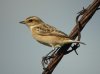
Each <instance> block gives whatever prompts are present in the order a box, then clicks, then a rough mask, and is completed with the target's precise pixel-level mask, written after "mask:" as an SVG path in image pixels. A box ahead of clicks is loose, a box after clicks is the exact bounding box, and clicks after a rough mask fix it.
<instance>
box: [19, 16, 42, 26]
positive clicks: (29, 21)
mask: <svg viewBox="0 0 100 74" xmlns="http://www.w3.org/2000/svg"><path fill="white" fill-rule="evenodd" d="M20 23H21V24H26V25H27V26H28V27H30V26H34V25H38V24H41V23H43V21H42V20H41V19H40V18H39V17H37V16H30V17H28V18H26V19H25V20H24V21H21V22H20Z"/></svg>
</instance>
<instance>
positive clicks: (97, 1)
mask: <svg viewBox="0 0 100 74" xmlns="http://www.w3.org/2000/svg"><path fill="white" fill-rule="evenodd" d="M99 6H100V0H94V1H93V3H91V4H90V5H89V6H88V7H87V8H86V9H85V10H86V11H85V12H84V13H83V14H82V15H81V18H80V19H79V22H80V26H81V28H80V31H82V30H83V28H84V27H85V25H86V24H87V22H88V21H89V20H90V19H91V18H92V16H93V15H94V13H95V12H96V10H98V8H99ZM78 27H79V26H78V23H76V25H75V27H74V28H73V30H72V31H71V33H70V35H69V37H70V38H71V39H76V37H77V36H78ZM70 47H71V44H67V45H66V44H65V45H64V46H62V47H61V48H60V49H59V50H58V51H57V52H56V53H55V54H54V55H53V58H52V59H51V60H50V62H49V64H48V66H47V68H46V69H45V70H44V71H43V73H42V74H52V72H53V70H54V69H55V68H56V66H57V65H58V63H59V62H60V60H61V59H62V58H63V56H64V55H65V54H69V53H70V52H72V51H73V50H70V51H68V49H69V48H70ZM76 49H77V48H76Z"/></svg>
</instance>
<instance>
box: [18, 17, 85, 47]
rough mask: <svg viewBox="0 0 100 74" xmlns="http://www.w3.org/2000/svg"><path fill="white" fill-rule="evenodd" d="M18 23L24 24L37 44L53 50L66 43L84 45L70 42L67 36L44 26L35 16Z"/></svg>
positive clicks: (53, 28) (46, 25)
mask: <svg viewBox="0 0 100 74" xmlns="http://www.w3.org/2000/svg"><path fill="white" fill-rule="evenodd" d="M20 23H22V24H26V25H27V26H28V28H29V29H30V30H31V32H32V36H33V38H34V39H36V40H37V41H38V42H39V43H42V44H44V45H47V46H50V47H53V48H56V47H61V46H62V45H64V44H68V43H81V44H85V43H83V42H80V41H74V40H71V39H70V38H69V37H68V35H67V34H65V33H64V32H62V31H60V30H58V29H56V28H55V27H53V26H50V25H48V24H46V23H45V22H43V21H42V20H41V19H40V18H39V17H37V16H31V17H28V18H26V19H25V20H24V21H21V22H20Z"/></svg>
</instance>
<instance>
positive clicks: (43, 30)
mask: <svg viewBox="0 0 100 74" xmlns="http://www.w3.org/2000/svg"><path fill="white" fill-rule="evenodd" d="M35 29H36V30H35V31H36V33H37V34H39V35H43V36H47V35H50V36H61V37H68V35H67V34H65V33H64V32H62V31H59V30H57V29H56V28H55V27H53V26H50V25H48V24H44V25H40V26H37V27H35Z"/></svg>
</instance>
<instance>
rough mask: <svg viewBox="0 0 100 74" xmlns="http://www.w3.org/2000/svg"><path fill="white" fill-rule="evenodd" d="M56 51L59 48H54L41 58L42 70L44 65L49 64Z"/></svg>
mask: <svg viewBox="0 0 100 74" xmlns="http://www.w3.org/2000/svg"><path fill="white" fill-rule="evenodd" d="M58 49H59V48H54V49H53V50H51V51H50V52H49V53H48V54H46V56H44V57H43V58H42V66H43V69H46V68H45V65H47V64H48V63H49V61H50V59H51V58H53V57H54V54H55V53H56V52H57V51H58Z"/></svg>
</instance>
